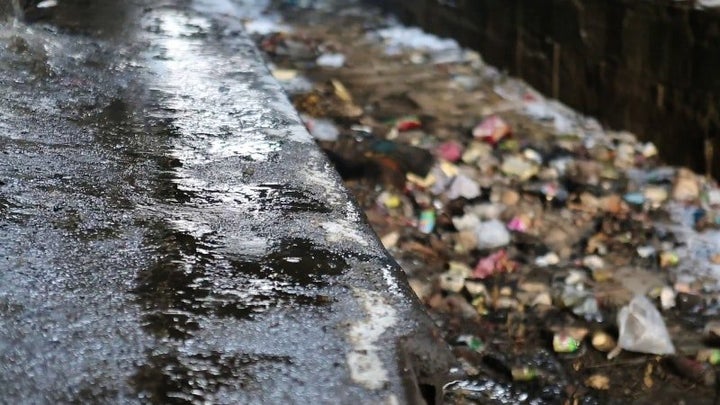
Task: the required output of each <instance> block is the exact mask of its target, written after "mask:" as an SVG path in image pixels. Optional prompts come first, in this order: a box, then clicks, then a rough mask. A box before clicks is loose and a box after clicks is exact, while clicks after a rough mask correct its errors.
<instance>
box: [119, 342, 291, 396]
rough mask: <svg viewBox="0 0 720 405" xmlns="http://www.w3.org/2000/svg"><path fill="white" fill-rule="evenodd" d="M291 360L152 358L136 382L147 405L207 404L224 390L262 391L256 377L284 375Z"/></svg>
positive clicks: (167, 354) (244, 356)
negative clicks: (217, 393) (273, 374)
mask: <svg viewBox="0 0 720 405" xmlns="http://www.w3.org/2000/svg"><path fill="white" fill-rule="evenodd" d="M289 361H290V359H289V358H286V357H281V356H268V355H249V354H242V355H226V354H222V353H218V352H209V353H200V354H195V355H192V356H183V355H181V354H180V353H177V352H174V353H173V352H165V353H155V354H152V355H150V359H149V361H148V364H146V365H144V366H141V367H140V369H139V370H138V372H137V374H136V375H135V376H134V377H133V378H132V381H131V383H132V385H133V386H135V388H136V389H137V390H138V391H139V392H140V393H141V399H142V400H143V402H147V403H151V404H194V403H206V402H207V401H208V396H209V394H213V393H216V392H218V391H219V390H221V389H223V388H230V389H233V390H243V391H252V390H258V389H260V388H261V387H260V386H259V385H258V383H257V381H256V379H255V378H254V375H255V374H256V373H259V372H262V373H268V372H273V371H275V372H279V371H281V368H282V365H284V364H286V363H288V362H289Z"/></svg>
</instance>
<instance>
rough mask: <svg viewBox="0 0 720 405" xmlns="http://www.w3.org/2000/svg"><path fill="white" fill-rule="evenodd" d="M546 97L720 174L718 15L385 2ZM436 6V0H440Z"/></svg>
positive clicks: (638, 8)
mask: <svg viewBox="0 0 720 405" xmlns="http://www.w3.org/2000/svg"><path fill="white" fill-rule="evenodd" d="M375 3H378V4H381V5H382V6H383V7H386V8H388V9H390V10H392V11H394V12H396V13H397V14H398V15H399V16H400V17H401V18H402V19H403V20H404V21H405V22H408V23H412V24H417V25H420V26H422V27H424V28H426V29H427V30H429V31H431V32H434V33H437V34H440V35H443V36H451V37H454V38H456V39H457V40H459V41H460V42H461V43H462V44H463V45H465V46H468V47H471V48H474V49H477V50H478V51H480V53H481V54H482V55H483V58H484V59H485V60H486V61H487V62H488V63H490V64H492V65H495V66H498V67H501V68H504V69H507V70H508V71H509V72H510V73H511V74H514V75H518V76H520V77H522V78H524V79H525V80H527V81H528V82H529V83H530V84H532V85H533V86H534V87H536V88H537V89H538V90H540V91H542V92H543V93H545V94H546V95H548V96H552V97H556V98H559V99H560V100H562V101H563V102H565V103H566V104H568V105H570V106H572V107H574V108H576V109H578V110H580V111H583V112H585V113H588V114H591V115H593V116H596V117H598V118H599V119H600V120H601V121H603V122H604V123H605V124H606V125H608V126H609V127H612V128H616V129H628V130H630V131H632V132H635V133H636V134H638V135H639V136H640V138H642V139H645V140H650V141H653V142H655V143H656V144H657V145H658V146H659V148H660V149H661V153H662V154H663V157H664V158H665V159H666V160H667V161H668V162H670V163H674V164H680V165H687V166H690V167H692V168H694V169H696V170H698V171H701V172H702V171H704V170H705V167H706V162H705V158H704V150H705V143H706V141H708V142H711V143H713V144H714V145H715V148H714V150H715V158H714V159H713V161H714V162H715V163H716V164H714V165H713V166H714V167H713V172H714V174H715V175H716V176H720V165H718V164H717V162H720V142H719V140H720V12H718V11H713V10H695V9H692V8H690V7H688V6H687V5H678V4H677V2H674V1H672V0H456V1H447V0H446V1H439V0H413V1H410V0H384V1H378V0H376V1H375ZM441 3H442V4H441Z"/></svg>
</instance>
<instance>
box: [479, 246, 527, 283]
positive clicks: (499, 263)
mask: <svg viewBox="0 0 720 405" xmlns="http://www.w3.org/2000/svg"><path fill="white" fill-rule="evenodd" d="M515 268H517V263H516V262H514V261H512V260H510V259H508V257H507V252H506V251H505V249H502V250H499V251H497V252H495V253H493V254H491V255H490V256H487V257H484V258H482V259H480V260H479V261H478V264H477V265H476V266H475V270H474V271H473V277H475V278H480V279H484V278H488V277H490V276H492V275H493V274H498V273H505V272H507V273H510V272H512V271H514V270H515Z"/></svg>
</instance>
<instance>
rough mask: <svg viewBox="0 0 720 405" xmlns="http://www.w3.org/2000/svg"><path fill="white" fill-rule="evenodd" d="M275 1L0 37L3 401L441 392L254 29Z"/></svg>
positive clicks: (374, 399)
mask: <svg viewBox="0 0 720 405" xmlns="http://www.w3.org/2000/svg"><path fill="white" fill-rule="evenodd" d="M263 6H264V5H263V4H258V3H257V2H245V3H243V2H230V1H227V2H225V1H207V2H205V1H201V0H198V1H179V0H178V1H166V2H162V3H158V2H153V1H144V0H134V1H127V2H117V1H110V0H100V1H95V2H91V3H89V2H85V1H80V0H66V1H61V2H60V3H59V4H58V5H57V6H55V7H51V8H50V9H49V10H42V13H40V14H35V15H32V17H33V18H32V19H33V20H34V21H32V22H20V21H17V20H15V19H13V18H11V17H7V18H6V19H5V20H4V21H3V22H2V23H1V24H0V71H2V72H3V74H2V75H0V88H1V89H2V92H0V145H1V148H0V150H1V151H2V154H1V155H0V156H1V158H0V260H1V261H0V263H2V265H0V269H1V271H0V392H2V400H0V402H5V401H7V402H8V403H226V404H237V403H295V402H307V403H338V402H342V403H350V402H354V403H357V402H361V403H397V402H401V403H402V402H408V401H414V400H417V398H418V396H419V395H421V392H420V391H421V389H422V390H423V391H424V392H423V393H422V394H424V395H425V396H426V397H432V396H433V395H435V394H434V393H437V392H440V390H439V388H438V387H433V384H439V383H441V382H442V381H440V380H437V379H436V377H437V376H438V375H440V374H442V373H444V372H446V371H447V369H448V367H449V366H448V361H449V359H448V357H447V356H445V355H444V353H445V352H444V347H443V346H442V345H428V344H427V342H428V341H432V339H433V336H432V329H431V326H432V325H431V324H430V323H429V322H428V320H427V318H426V317H424V316H423V314H422V313H420V312H419V311H418V307H417V304H416V301H415V300H414V299H411V298H409V297H410V296H411V294H412V293H411V292H410V290H409V288H408V287H407V284H406V283H405V282H404V281H402V280H403V278H404V275H402V274H401V271H400V269H399V267H397V265H396V264H395V263H394V262H393V261H392V259H390V258H389V257H388V256H387V255H386V253H385V251H384V249H383V248H382V245H381V244H380V242H379V241H378V239H377V238H376V237H375V236H374V234H373V233H372V231H371V230H370V228H369V227H368V226H367V225H366V224H365V222H364V220H363V217H362V214H361V211H360V210H359V209H358V208H357V207H356V205H355V204H354V203H353V202H352V200H351V199H350V198H349V197H348V195H347V194H346V192H345V191H344V189H343V188H342V187H340V186H339V181H340V179H339V177H337V174H335V172H334V171H333V169H332V166H331V165H330V164H329V163H328V161H327V159H326V158H325V157H324V155H323V154H322V153H321V152H320V151H319V150H318V149H317V148H316V147H315V146H314V145H313V144H312V139H311V138H310V136H309V135H308V134H307V132H306V130H305V128H304V127H303V125H302V124H301V123H300V121H299V119H298V117H297V115H296V112H295V111H294V109H293V108H292V106H291V104H290V103H289V102H288V101H287V99H286V98H285V96H284V94H283V93H282V92H281V90H280V87H279V85H278V84H277V83H276V82H275V81H274V79H272V78H271V77H270V76H269V74H268V72H267V70H266V68H265V66H264V64H263V62H262V61H261V57H260V55H259V54H258V52H257V50H256V49H255V47H254V45H253V43H252V42H251V41H250V40H249V39H248V38H247V36H246V35H245V34H244V28H243V24H242V20H243V19H244V18H250V17H254V16H257V15H258V13H259V11H260V10H262V7H263ZM409 335H412V336H409ZM418 359H421V360H422V361H418ZM409 370H410V371H409Z"/></svg>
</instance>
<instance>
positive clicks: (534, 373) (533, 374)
mask: <svg viewBox="0 0 720 405" xmlns="http://www.w3.org/2000/svg"><path fill="white" fill-rule="evenodd" d="M510 374H511V375H512V379H513V381H532V380H534V379H536V378H537V377H538V370H537V369H535V368H532V367H513V368H512V369H511V370H510Z"/></svg>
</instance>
